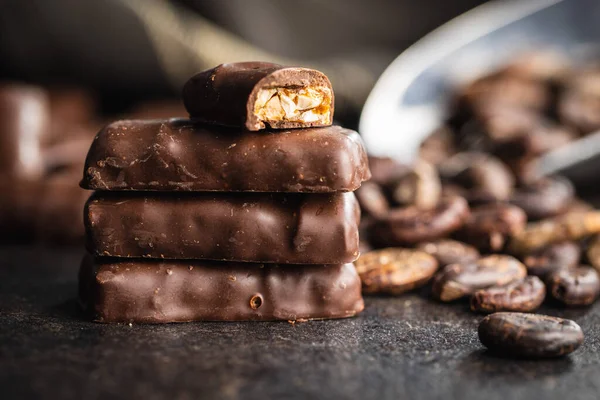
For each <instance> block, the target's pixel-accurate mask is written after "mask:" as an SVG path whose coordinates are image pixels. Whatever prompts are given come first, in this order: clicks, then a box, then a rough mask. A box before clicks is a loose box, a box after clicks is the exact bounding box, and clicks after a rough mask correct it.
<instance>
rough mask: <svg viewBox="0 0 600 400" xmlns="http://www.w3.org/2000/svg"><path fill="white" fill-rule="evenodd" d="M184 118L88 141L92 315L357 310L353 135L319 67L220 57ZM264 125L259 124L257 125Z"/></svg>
mask: <svg viewBox="0 0 600 400" xmlns="http://www.w3.org/2000/svg"><path fill="white" fill-rule="evenodd" d="M183 97H184V103H185V105H186V108H187V110H188V111H189V113H190V115H191V119H189V120H188V119H170V120H161V121H158V120H152V121H142V120H132V121H119V122H115V123H113V124H110V125H108V126H107V127H105V128H104V129H102V130H101V131H100V133H99V134H98V135H97V136H96V138H95V139H94V142H93V143H92V146H91V149H90V151H89V153H88V157H87V160H86V165H85V169H84V177H83V181H82V187H84V188H86V189H91V190H96V193H94V194H93V195H92V197H91V198H90V200H89V201H88V203H87V205H86V208H85V215H84V218H85V224H86V233H87V239H88V242H87V243H88V245H87V248H88V251H89V253H90V254H89V255H87V256H86V257H85V259H84V261H83V263H82V268H81V272H80V297H81V299H82V302H83V303H84V305H86V306H87V308H88V309H89V310H90V311H92V313H93V314H94V317H95V319H96V320H98V321H101V322H177V321H197V320H294V321H295V320H301V319H315V318H341V317H349V316H352V315H355V314H356V313H358V312H360V311H361V310H362V309H363V300H362V297H361V293H360V289H361V287H360V280H359V277H358V276H357V273H356V271H355V269H354V266H353V265H352V261H354V260H355V259H356V258H358V255H359V251H358V243H359V241H358V224H359V219H360V210H359V206H358V203H357V201H356V199H355V197H354V194H353V193H351V192H352V191H354V190H356V189H357V188H358V187H359V186H360V184H361V182H362V181H364V180H366V179H368V178H369V177H370V172H369V168H368V162H367V157H366V153H365V150H364V148H363V145H362V142H361V140H360V138H359V136H358V135H357V133H356V132H353V131H350V130H347V129H344V128H341V127H339V126H331V122H332V118H333V91H332V89H331V85H330V83H329V80H328V79H327V77H326V76H325V75H323V74H322V73H320V72H318V71H314V70H310V69H305V68H289V67H282V66H279V65H274V64H268V63H240V64H225V65H221V66H218V67H216V68H214V69H212V70H208V71H205V72H202V73H199V74H198V75H196V76H194V77H193V78H191V79H190V80H189V81H188V83H187V84H186V85H185V87H184V91H183ZM265 128H268V129H265Z"/></svg>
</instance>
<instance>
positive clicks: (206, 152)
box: [81, 119, 371, 192]
mask: <svg viewBox="0 0 600 400" xmlns="http://www.w3.org/2000/svg"><path fill="white" fill-rule="evenodd" d="M370 176H371V175H370V172H369V167H368V160H367V156H366V152H365V149H364V147H363V144H362V141H361V139H360V137H359V136H358V134H357V133H356V132H354V131H351V130H348V129H344V128H341V127H339V126H331V127H327V128H309V129H302V130H298V129H296V130H288V131H280V132H278V133H253V132H248V131H244V130H229V129H217V128H214V127H207V126H206V125H202V124H199V123H194V122H192V121H190V120H185V119H171V120H156V121H141V120H134V121H119V122H115V123H113V124H110V125H108V126H107V127H105V128H104V129H103V130H101V131H100V133H99V134H98V135H97V136H96V138H95V139H94V141H93V143H92V146H91V149H90V151H89V153H88V156H87V159H86V165H85V170H84V177H83V181H82V182H81V186H82V187H83V188H85V189H94V190H161V191H173V190H178V191H255V192H335V191H353V190H356V189H357V188H358V187H359V186H360V184H361V182H362V181H364V180H367V179H369V177H370Z"/></svg>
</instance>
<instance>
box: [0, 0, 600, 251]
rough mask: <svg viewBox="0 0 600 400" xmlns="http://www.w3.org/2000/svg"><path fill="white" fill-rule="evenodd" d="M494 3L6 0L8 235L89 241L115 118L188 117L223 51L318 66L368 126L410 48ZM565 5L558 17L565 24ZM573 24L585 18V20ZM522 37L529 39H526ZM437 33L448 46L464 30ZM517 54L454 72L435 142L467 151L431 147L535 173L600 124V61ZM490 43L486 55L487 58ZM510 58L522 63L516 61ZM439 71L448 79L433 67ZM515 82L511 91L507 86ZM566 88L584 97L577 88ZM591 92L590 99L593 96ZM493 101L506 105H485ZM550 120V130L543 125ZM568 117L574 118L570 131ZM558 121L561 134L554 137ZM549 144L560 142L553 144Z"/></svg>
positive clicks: (1, 28)
mask: <svg viewBox="0 0 600 400" xmlns="http://www.w3.org/2000/svg"><path fill="white" fill-rule="evenodd" d="M563 2H564V3H574V4H577V3H578V2H581V3H579V4H580V5H581V6H585V7H586V8H585V9H586V10H587V9H589V8H590V4H593V3H594V1H593V0H564V1H563ZM563 2H560V1H553V0H547V1H541V0H536V1H524V0H523V1H502V0H497V1H492V2H489V3H488V5H489V4H490V3H494V4H496V5H499V6H500V9H502V7H504V5H506V6H507V7H509V6H514V5H515V4H521V5H523V4H532V5H534V4H535V5H536V7H537V6H539V5H540V4H542V5H543V4H547V5H551V4H553V3H563ZM483 3H486V2H483V1H477V0H453V1H442V0H421V1H409V0H369V1H365V0H302V1H298V0H218V1H217V0H170V1H169V0H97V1H81V0H52V1H48V0H27V1H22V0H0V57H1V59H2V62H0V152H2V157H0V185H2V189H1V192H2V195H1V196H0V237H1V238H0V239H1V240H2V241H3V242H7V241H8V242H15V241H16V242H27V243H30V242H36V243H37V242H44V243H52V244H64V243H66V244H72V243H76V244H79V243H80V242H81V241H82V237H83V230H82V223H81V220H82V208H83V204H84V202H85V199H86V197H87V195H88V194H87V193H86V192H84V191H83V190H81V189H79V187H78V185H77V184H78V181H79V179H80V177H81V175H82V168H83V161H84V158H85V155H86V152H87V149H88V147H89V144H90V142H91V140H92V138H93V136H94V135H95V133H96V132H97V131H98V130H99V129H100V128H101V127H102V126H103V125H105V124H106V123H107V122H109V121H112V120H115V119H122V118H169V117H185V116H186V112H185V110H184V108H183V106H182V104H181V102H180V99H179V95H180V90H181V87H182V86H183V84H184V83H185V81H186V80H187V79H188V78H189V77H190V76H192V75H193V74H194V73H196V72H198V71H200V70H204V69H207V68H212V67H214V66H215V65H218V64H220V63H223V62H234V61H248V60H265V61H273V62H279V63H283V64H292V65H303V66H308V67H314V68H317V69H319V70H322V71H323V72H325V73H326V74H327V75H328V76H329V77H330V79H331V81H332V83H333V86H334V89H335V94H336V117H335V118H336V120H337V122H338V123H340V124H343V125H345V126H347V127H350V128H357V127H358V121H359V117H360V114H361V110H362V109H363V106H364V104H365V101H366V99H367V97H368V96H369V93H370V92H371V90H372V89H373V86H374V85H375V83H376V81H377V79H378V78H379V76H380V75H381V73H382V72H383V71H384V70H385V69H386V67H387V66H388V65H389V64H390V63H391V62H392V61H393V60H394V59H395V58H396V57H397V56H398V55H399V54H401V53H402V52H403V51H404V50H405V49H407V48H408V47H409V46H411V45H412V44H413V43H415V42H417V41H418V40H419V39H420V38H422V37H423V36H425V35H426V34H427V33H429V32H430V31H432V30H434V29H435V28H437V27H439V26H440V25H442V24H444V23H445V22H447V21H449V20H451V19H453V18H454V17H456V16H458V15H460V14H463V13H464V12H466V11H468V10H470V9H472V8H473V7H476V6H478V5H481V4H483ZM575 8H577V7H575ZM597 8H598V7H596V9H597ZM572 9H573V7H571V9H570V10H571V11H569V9H565V10H559V11H558V13H557V15H558V16H559V17H561V18H562V17H563V16H564V17H565V18H567V17H568V18H571V20H570V21H571V22H572V20H573V18H574V17H573V15H574V14H573V13H572ZM579 9H582V8H581V7H579ZM483 11H485V10H483ZM596 11H597V10H596ZM499 14H502V12H500V13H499ZM580 14H581V13H580ZM588 14H590V15H597V14H593V13H591V12H588ZM482 15H484V14H483V13H482ZM554 18H555V19H554V20H550V21H551V22H554V21H555V20H556V16H555V17H554ZM590 18H591V17H590ZM563 22H564V21H563ZM571 22H569V24H570V26H571V25H574V26H576V25H577V24H576V23H571ZM488 23H491V22H488V20H487V19H485V18H478V19H476V20H473V19H471V20H467V21H465V22H464V23H463V24H462V27H461V28H460V29H459V30H458V36H454V37H455V38H458V39H457V40H458V41H459V42H460V41H466V42H468V41H469V40H467V39H466V38H468V37H469V35H472V34H473V31H474V30H477V29H479V30H481V29H483V30H485V25H486V24H488ZM541 25H547V26H548V27H550V28H553V27H555V26H556V27H557V28H556V29H554V30H555V31H556V37H560V36H561V35H563V33H564V32H563V31H562V30H561V29H563V25H560V24H558V25H553V23H550V24H549V23H546V24H541ZM596 25H597V24H596ZM463 33H464V34H463ZM455 34H456V32H455ZM521 34H522V35H521V38H524V37H527V38H535V35H530V34H529V33H523V32H521ZM461 38H462V39H461ZM516 39H518V37H516ZM453 40H454V39H453ZM553 40H554V39H553ZM511 41H512V42H518V40H515V37H512V38H511ZM528 43H534V42H531V41H529V42H528ZM565 43H566V44H567V45H568V44H569V43H571V42H570V41H568V42H565ZM565 43H563V45H564V44H565ZM437 46H438V47H437V48H439V50H440V51H441V52H444V49H447V48H450V47H452V43H445V44H438V45H437ZM486 46H487V45H486ZM486 46H484V47H486ZM563 47H564V46H563ZM434 48H435V46H434ZM480 48H481V46H480ZM487 48H488V50H490V49H494V50H490V51H488V56H490V57H491V55H493V54H494V53H497V52H495V48H492V47H489V46H488V47H487ZM511 51H513V50H511ZM413 53H414V52H413ZM513 53H515V54H514V60H515V61H514V63H513V59H512V58H511V57H513V56H512V55H510V54H508V53H497V54H502V59H503V60H502V61H503V62H504V64H502V63H498V59H497V58H498V57H496V60H495V62H496V66H495V68H496V70H497V71H500V74H499V75H493V76H492V77H491V78H489V79H487V80H485V81H484V82H483V83H481V82H479V83H477V84H474V85H473V86H466V85H467V82H469V80H470V79H472V78H474V77H475V76H471V75H469V74H464V73H463V74H462V75H463V76H461V79H462V80H461V81H460V86H461V87H460V88H459V87H458V85H456V87H451V88H450V87H446V86H444V90H445V93H446V94H447V93H452V95H448V96H445V97H444V102H445V104H446V105H447V107H446V108H447V110H450V111H449V112H447V113H446V114H445V115H444V116H443V118H444V119H443V120H441V117H440V116H439V115H438V116H437V118H438V119H436V120H435V121H434V122H435V123H432V124H429V126H428V127H427V129H429V130H435V132H436V133H435V135H434V136H432V138H433V139H431V140H429V141H428V142H427V143H428V144H426V145H427V146H429V147H428V148H431V146H433V147H435V146H438V147H440V146H442V145H443V146H451V147H452V149H453V150H452V151H451V152H449V153H448V152H447V153H443V152H442V153H440V151H439V150H435V152H434V153H435V154H434V155H433V156H431V155H430V156H427V155H424V156H423V158H427V157H429V158H430V159H429V161H431V162H432V163H434V164H435V163H436V162H437V158H439V157H441V156H440V154H444V155H443V157H450V156H452V155H453V154H454V153H456V152H460V151H471V150H478V151H480V150H485V151H486V152H492V153H493V152H496V153H498V154H500V155H501V154H504V155H503V156H502V157H501V158H504V161H506V160H509V161H510V163H509V162H508V161H506V162H507V163H508V164H510V165H509V167H510V168H511V169H512V171H513V172H514V173H520V172H519V171H521V170H523V171H525V170H526V169H527V168H526V167H525V164H528V162H529V161H530V159H531V156H532V154H533V155H536V156H537V155H539V154H541V153H544V152H547V151H550V150H554V149H555V148H557V147H559V146H562V145H563V144H565V143H567V142H571V141H574V140H575V139H577V138H579V137H581V136H583V135H587V134H589V133H591V132H593V131H595V130H596V128H597V127H600V124H597V120H598V118H597V117H595V115H596V114H595V111H596V108H595V107H596V106H597V104H596V103H595V101H596V100H598V99H599V98H600V95H599V92H600V89H594V90H588V89H589V87H592V86H593V84H591V83H590V82H594V79H596V78H597V77H598V75H597V74H596V72H594V71H592V72H590V73H588V74H587V75H589V76H591V78H587V79H588V80H587V81H585V82H583V83H581V81H577V82H575V81H574V80H573V79H572V77H573V76H578V75H581V74H579V72H573V71H579V70H573V69H572V68H574V67H573V66H571V65H569V63H565V62H564V61H565V60H564V59H563V58H560V57H558V58H557V57H554V56H553V55H552V56H547V55H544V56H540V55H536V56H535V57H532V56H531V55H527V54H521V53H519V54H517V53H516V52H514V51H513ZM477 54H478V58H479V59H485V58H486V57H487V56H484V55H482V54H483V53H481V52H479V53H477ZM423 57H425V56H423ZM417 58H418V57H417ZM472 59H473V58H470V59H468V58H465V57H460V62H454V63H453V64H452V66H453V68H449V67H448V64H444V63H440V64H439V65H438V68H437V70H435V69H434V72H435V74H427V73H425V74H421V76H420V79H421V80H426V81H427V82H434V83H436V85H437V83H438V81H436V79H438V80H439V76H441V74H440V73H439V71H440V70H442V71H447V70H452V71H453V72H454V76H456V75H460V73H458V74H457V73H456V72H457V71H458V72H460V71H463V72H464V71H467V70H468V68H465V65H467V64H469V63H470V61H467V62H465V60H472ZM567 61H569V60H567ZM510 63H513V64H514V66H513V67H510V66H508V65H509V64H510ZM501 64H502V65H501ZM511 68H512V69H511ZM578 68H579V67H578ZM586 68H587V67H586ZM436 71H437V72H436ZM506 71H508V72H509V73H508V75H507V74H506ZM515 71H516V72H515ZM544 71H546V72H544ZM565 71H569V72H565ZM586 71H589V68H588V69H587V70H586ZM425 72H427V71H425ZM479 72H481V71H479ZM486 73H489V71H488V72H486ZM515 73H516V75H517V76H518V78H516V80H515V79H513V77H514V76H515ZM388 75H389V74H388ZM466 75H468V76H466ZM587 75H586V76H587ZM432 76H433V78H434V79H430V78H431V77H432ZM465 76H466V78H465ZM490 76H491V75H490ZM507 76H509V79H508V80H506V77H507ZM467 78H468V79H467ZM496 78H498V79H496ZM596 80H597V79H596ZM382 82H383V81H382ZM507 82H508V83H507ZM383 85H384V86H385V85H386V83H385V82H384V83H383ZM380 86H381V85H380ZM430 86H431V85H430ZM438 86H439V85H438ZM598 86H599V85H596V86H593V87H595V88H597V87H598ZM436 87H437V86H436ZM422 88H423V86H417V87H416V89H414V91H416V93H417V94H429V96H430V97H434V98H435V99H436V100H437V99H442V96H441V95H439V92H436V91H435V90H434V91H431V90H429V89H430V88H429V87H425V89H422ZM379 91H381V88H379ZM387 92H388V93H389V94H390V95H389V96H388V98H389V99H391V100H384V104H387V105H388V106H389V105H390V104H392V103H393V104H396V99H395V98H394V95H395V93H396V92H394V89H393V88H390V89H388V90H387ZM490 93H492V94H491V95H490ZM499 93H500V94H502V93H504V94H506V96H498V94H499ZM565 93H568V94H569V96H566V95H565V96H563V94H565ZM511 96H512V97H511ZM536 96H537V97H536ZM380 97H381V96H380ZM384 97H385V96H384ZM417 97H419V96H417ZM421 97H423V96H421ZM567 97H568V98H569V99H572V98H575V100H574V102H571V103H568V104H567V105H566V106H564V107H563V106H561V107H562V109H563V110H566V111H564V112H561V111H560V110H561V107H559V104H563V103H565V102H566V101H563V100H564V99H566V98H567ZM584 97H585V100H586V101H585V102H582V101H580V100H581V99H583V98H584ZM515 99H516V100H515ZM590 99H591V100H590ZM371 103H372V102H371ZM483 103H485V104H487V105H489V104H493V105H494V107H488V106H486V107H479V105H480V104H483ZM474 104H477V106H474ZM507 104H508V105H510V106H511V107H510V111H511V112H513V111H514V108H515V107H512V106H515V105H517V106H518V108H519V110H520V111H518V112H517V111H515V112H513V114H515V113H516V114H518V115H519V117H518V118H516V119H514V118H512V117H511V118H512V119H511V118H509V120H510V121H521V122H519V123H516V122H515V123H513V124H512V125H511V128H510V129H509V128H506V127H502V128H497V126H496V125H493V124H494V123H498V121H505V120H506V118H505V117H504V114H501V115H500V117H498V115H499V114H498V113H507V112H508V111H507V110H508V107H498V105H507ZM581 104H584V105H583V106H581ZM437 106H439V104H438V103H436V107H437ZM377 107H379V105H377ZM390 107H391V106H390ZM500 109H501V110H500ZM382 110H383V108H382ZM386 110H387V109H386ZM498 110H500V111H498ZM522 110H525V111H527V116H523V115H522V114H523V113H522V112H521V111H522ZM573 110H574V111H573ZM582 110H584V111H582ZM529 111H533V114H534V117H531V115H533V114H531V113H529ZM385 112H387V111H385ZM393 112H394V111H390V112H389V113H393ZM519 113H520V114H519ZM583 114H585V115H583ZM511 115H512V114H511ZM582 115H583V116H582ZM538 117H539V118H538ZM519 118H520V119H519ZM528 118H529V119H528ZM421 119H422V118H421ZM432 121H433V120H432ZM490 121H491V122H490ZM436 125H441V128H440V129H437V128H438V126H436ZM597 125H598V126H597ZM540 126H543V127H549V128H548V129H546V128H544V129H538V128H539V127H540ZM390 128H392V126H390V125H389V124H388V125H387V126H386V130H390V132H391V129H390ZM498 129H500V131H501V133H498V131H497V130H498ZM502 129H504V130H502ZM558 130H562V131H560V133H557V132H558ZM473 131H474V132H475V133H473ZM507 131H508V132H509V133H506V132H507ZM565 131H566V133H565ZM448 132H450V134H448ZM490 132H492V133H490ZM531 132H535V134H536V135H537V136H535V137H533V136H532V133H531ZM539 132H542V133H539ZM548 132H549V135H551V136H544V135H545V134H546V133H548ZM428 133H429V132H428ZM391 134H392V132H391V133H390V135H391ZM490 135H491V136H490ZM502 135H504V136H502ZM511 135H512V136H511ZM408 136H410V135H408ZM492 136H493V137H492ZM498 137H501V139H502V140H500V142H498V141H497V140H496V139H497V138H498ZM515 137H518V138H528V139H527V140H529V142H526V143H525V144H523V143H521V142H519V143H518V144H519V145H520V146H521V147H524V146H530V147H532V148H533V150H531V152H533V153H531V152H530V153H527V154H525V153H523V154H521V153H518V151H522V152H524V151H525V150H527V151H529V147H527V148H526V149H525V150H518V149H517V150H515V149H516V148H515V147H514V146H513V145H512V144H511V145H506V143H509V142H506V143H505V141H506V138H511V140H513V141H514V138H515ZM448 138H450V139H448ZM474 138H475V139H474ZM553 138H554V139H553ZM444 140H445V142H444ZM552 140H554V141H552ZM492 142H493V143H492ZM497 142H498V143H500V144H498V143H497ZM419 143H420V141H419ZM439 143H442V144H439ZM482 143H483V144H482ZM510 143H512V142H510ZM531 143H533V144H531ZM540 143H541V144H540ZM546 143H553V144H552V145H547V146H544V145H543V144H546ZM556 143H558V144H556ZM486 146H487V147H486ZM507 146H508V147H507ZM510 146H513V147H510ZM497 148H498V149H499V150H497ZM507 148H508V150H507ZM424 151H427V149H425V150H424ZM444 151H445V150H444ZM452 152H454V153H452ZM517 153H518V154H520V155H517ZM534 153H535V154H534ZM498 154H496V155H495V156H498ZM436 157H437V158H436ZM526 161H527V162H526ZM517 181H519V182H520V181H525V179H520V178H519V179H517Z"/></svg>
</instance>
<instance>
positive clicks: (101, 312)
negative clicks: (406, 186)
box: [79, 255, 364, 323]
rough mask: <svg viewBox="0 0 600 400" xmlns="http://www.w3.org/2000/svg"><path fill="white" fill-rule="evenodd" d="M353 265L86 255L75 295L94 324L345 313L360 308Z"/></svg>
mask: <svg viewBox="0 0 600 400" xmlns="http://www.w3.org/2000/svg"><path fill="white" fill-rule="evenodd" d="M360 290H361V288H360V279H359V277H358V274H357V273H356V270H355V268H354V265H352V264H341V265H302V266H298V265H285V266H280V265H277V264H249V263H217V262H210V261H193V262H188V261H160V260H125V261H117V260H110V259H108V260H106V259H97V258H96V259H94V258H92V257H91V256H89V255H86V256H85V257H84V259H83V262H82V265H81V270H80V274H79V294H80V299H81V301H82V303H83V304H84V306H85V307H86V308H87V309H88V310H89V311H90V312H91V313H92V314H93V315H94V318H95V320H96V321H98V322H140V323H167V322H187V321H244V320H262V321H264V320H284V321H297V320H304V319H322V318H346V317H351V316H354V315H356V314H357V313H359V312H360V311H362V309H363V308H364V303H363V299H362V297H361V294H360Z"/></svg>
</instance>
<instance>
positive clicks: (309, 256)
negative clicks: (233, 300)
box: [84, 192, 360, 264]
mask: <svg viewBox="0 0 600 400" xmlns="http://www.w3.org/2000/svg"><path fill="white" fill-rule="evenodd" d="M84 218H85V225H86V232H87V236H88V250H89V251H90V252H91V253H92V254H95V255H101V256H115V257H150V258H166V259H212V260H229V261H248V262H267V263H290V264H341V263H346V262H351V261H354V260H355V259H356V258H357V257H358V255H359V251H358V224H359V220H360V209H359V206H358V202H357V201H356V198H355V197H354V194H353V193H336V194H322V195H317V194H310V195H305V194H292V195H290V194H261V193H246V194H243V195H241V194H230V193H203V194H199V193H179V194H173V193H160V194H159V193H153V194H152V196H145V195H144V193H122V192H121V193H114V192H113V193H101V192H97V193H96V194H94V195H93V196H92V197H91V198H90V200H89V201H88V203H87V205H86V209H85V215H84Z"/></svg>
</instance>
